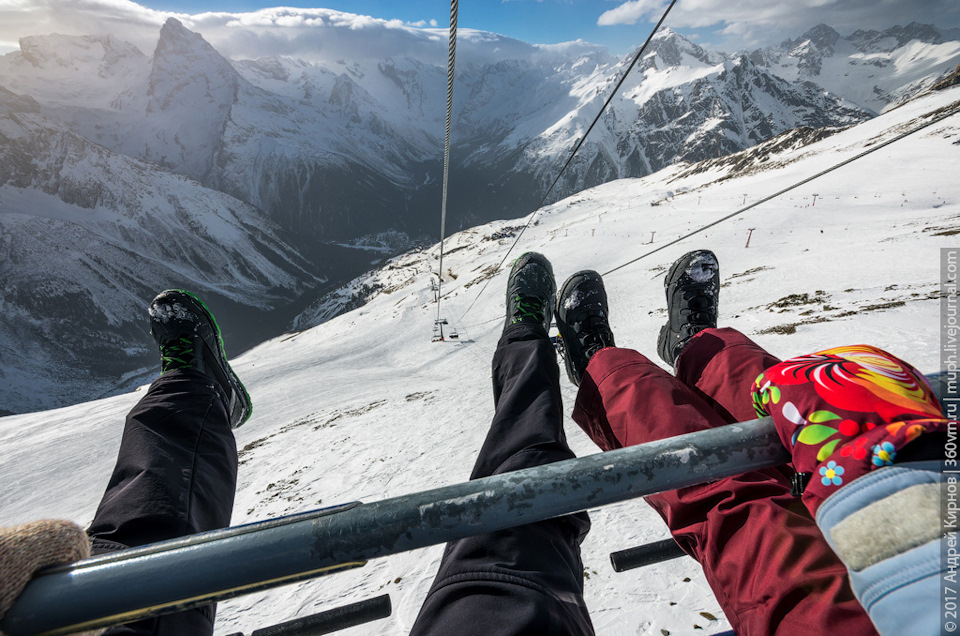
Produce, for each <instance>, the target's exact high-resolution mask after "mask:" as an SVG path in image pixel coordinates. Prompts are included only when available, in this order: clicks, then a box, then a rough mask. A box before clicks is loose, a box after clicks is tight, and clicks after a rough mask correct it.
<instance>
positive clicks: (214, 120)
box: [146, 18, 243, 180]
mask: <svg viewBox="0 0 960 636" xmlns="http://www.w3.org/2000/svg"><path fill="white" fill-rule="evenodd" d="M242 82H243V80H242V79H241V77H240V74H239V73H238V72H237V71H236V69H234V67H233V66H232V65H231V64H230V62H228V61H227V60H226V59H225V58H224V57H223V56H221V55H220V54H219V53H217V51H216V50H215V49H214V48H213V47H212V46H211V45H210V44H208V43H207V41H206V40H204V39H203V37H202V36H201V35H200V34H199V33H194V32H192V31H190V30H188V29H187V28H186V27H184V26H183V24H181V23H180V22H179V21H178V20H176V19H174V18H170V19H169V20H167V22H166V23H165V24H164V25H163V28H162V29H161V30H160V39H159V41H158V42H157V48H156V50H155V52H154V55H153V67H152V69H151V72H150V85H149V89H148V98H149V101H148V102H147V115H148V117H151V118H152V119H153V121H154V123H155V125H156V127H157V134H158V141H157V143H154V144H153V145H152V146H151V148H150V149H149V151H148V153H147V157H146V158H147V159H148V160H150V161H154V162H156V163H159V164H161V165H167V166H170V167H176V169H177V171H178V172H180V173H181V174H185V175H187V176H190V177H194V178H197V179H201V180H202V179H204V178H205V177H206V176H207V174H208V172H209V170H210V167H211V163H212V161H213V157H214V155H215V154H216V152H217V149H218V147H219V144H220V137H221V134H222V133H223V129H224V126H225V124H226V121H227V119H228V117H229V114H230V109H231V108H232V106H233V104H234V102H235V101H236V99H237V93H238V91H239V87H240V84H241V83H242Z"/></svg>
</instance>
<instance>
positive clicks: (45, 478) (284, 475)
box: [0, 88, 960, 636]
mask: <svg viewBox="0 0 960 636" xmlns="http://www.w3.org/2000/svg"><path fill="white" fill-rule="evenodd" d="M958 99H960V89H958V88H954V89H952V90H949V91H945V92H942V93H939V94H936V95H933V96H931V97H928V98H924V99H921V100H918V101H917V102H914V103H911V104H908V105H906V106H904V107H902V108H900V109H897V110H894V111H892V112H890V113H887V114H886V115H883V116H881V117H880V118H878V119H875V120H871V121H869V122H866V123H864V124H862V125H860V126H858V127H856V128H853V129H850V130H847V131H845V132H842V133H839V134H837V135H834V136H832V137H830V138H828V139H825V140H823V141H821V142H819V143H817V144H815V145H812V146H810V147H808V148H805V149H803V150H801V151H799V152H795V153H794V154H793V155H790V158H791V159H796V161H793V162H792V163H789V164H787V165H785V166H783V167H781V168H779V169H776V170H770V171H764V172H756V173H753V174H750V175H749V176H741V177H737V178H731V179H727V180H722V181H716V182H714V181H715V179H718V178H719V177H722V176H725V175H724V173H723V170H722V169H720V168H714V169H711V170H710V171H707V172H701V173H699V174H693V175H690V176H686V177H679V178H678V175H680V174H681V173H682V172H683V171H684V168H683V167H673V168H670V169H667V170H664V171H662V172H660V173H657V174H655V175H652V176H650V177H646V178H644V179H629V180H622V181H615V182H611V183H608V184H606V185H604V186H600V187H597V188H594V189H592V190H589V191H585V192H581V193H579V194H576V195H574V196H571V197H569V198H567V199H565V200H562V201H560V202H558V203H556V204H554V205H552V206H550V207H548V208H546V209H544V210H543V211H542V212H541V213H540V214H539V215H538V217H537V221H536V222H535V223H534V224H532V225H531V227H530V228H529V229H528V230H527V231H526V233H525V234H524V237H523V241H522V243H521V244H520V246H519V247H518V249H517V250H516V252H515V253H514V254H513V256H514V257H516V256H519V255H520V254H521V253H522V252H523V251H529V250H537V251H541V252H543V253H544V254H546V256H547V257H548V258H550V259H551V261H552V263H553V266H554V271H555V273H556V276H557V279H558V281H561V282H562V281H563V280H564V279H565V278H566V277H567V276H568V275H570V274H571V273H573V272H576V271H578V270H581V269H587V268H590V269H596V270H597V271H600V272H604V271H608V270H609V269H612V268H613V267H616V266H618V265H620V264H621V263H624V262H626V261H628V260H630V259H632V258H635V257H636V256H638V255H640V254H643V253H645V252H647V251H649V250H651V249H653V248H656V247H658V245H662V244H663V243H664V242H666V241H667V240H672V239H674V238H676V237H678V236H680V235H682V234H684V233H686V232H688V231H690V230H692V229H694V228H696V227H699V226H700V225H703V224H706V223H708V222H711V221H713V220H714V219H717V218H719V217H721V216H723V215H726V214H728V213H729V212H730V211H732V210H734V209H737V208H739V207H741V206H742V204H743V202H744V201H745V200H746V201H748V202H749V201H750V200H756V199H758V198H760V197H763V196H766V195H768V194H769V193H771V192H775V191H777V190H779V189H781V188H783V187H785V186H786V185H788V184H791V183H794V182H796V181H799V180H800V179H802V178H804V177H806V176H809V175H811V174H813V173H815V172H817V171H819V170H822V169H823V168H824V167H825V166H827V165H830V164H832V163H835V162H838V161H840V160H841V159H843V158H846V157H849V156H852V155H853V154H855V153H857V152H860V151H862V149H863V148H864V146H865V144H867V143H872V140H873V138H874V137H876V136H877V135H883V134H886V135H887V136H889V135H890V134H891V133H889V132H887V131H888V130H889V129H894V128H897V127H898V126H900V125H902V124H904V123H907V122H911V121H913V120H914V118H916V117H918V116H920V115H922V114H924V113H927V112H930V111H932V110H935V109H936V108H939V107H943V106H947V105H950V104H952V103H954V102H956V101H957V100H958ZM958 139H960V116H957V117H954V118H952V119H949V120H947V121H945V122H943V123H941V124H939V125H937V126H935V127H932V128H928V129H927V130H925V131H923V132H922V133H920V134H918V135H914V136H912V137H909V138H907V139H906V140H903V141H901V142H899V143H898V144H896V145H894V146H891V147H888V148H885V149H883V150H881V151H879V152H878V153H876V154H874V155H871V156H869V157H867V158H864V159H862V160H860V161H859V162H857V163H855V164H853V165H851V166H848V167H846V168H843V169H841V170H840V171H838V172H835V173H831V174H829V175H827V176H825V177H823V178H822V179H819V180H818V181H816V182H814V183H811V184H808V185H806V186H803V187H802V188H800V189H799V190H796V191H794V192H791V193H789V194H787V195H784V196H783V197H781V198H780V199H778V200H775V201H773V202H770V203H767V204H765V205H763V206H761V207H759V208H757V209H754V210H752V211H750V212H748V213H746V214H744V215H742V216H740V217H737V218H735V219H733V220H730V221H727V222H725V223H722V224H721V225H719V226H716V227H714V228H711V229H710V230H707V231H706V233H704V234H702V235H700V236H698V237H696V238H693V239H689V240H686V241H684V242H682V243H681V244H679V245H676V246H673V247H671V248H669V249H667V250H664V251H663V252H659V253H657V254H655V255H653V256H651V257H650V258H647V259H645V260H642V261H640V262H638V263H636V264H634V265H631V266H630V267H628V268H625V269H623V270H620V271H618V272H616V273H614V274H611V275H610V276H608V277H607V278H606V281H605V282H606V285H607V292H608V296H609V302H610V318H611V325H612V328H613V331H614V332H615V334H616V337H617V342H618V343H619V344H620V345H621V346H625V347H632V348H636V349H637V350H639V351H640V352H642V353H644V354H646V355H648V356H650V357H651V358H653V359H656V353H655V346H656V335H657V332H658V329H659V327H660V325H661V324H662V322H663V320H664V317H665V310H664V299H663V285H662V280H663V275H664V273H665V272H666V270H667V268H668V267H669V266H670V264H671V263H672V262H673V261H674V260H675V259H676V258H677V257H679V256H680V255H682V254H683V253H685V252H687V251H689V250H692V249H696V248H708V249H711V250H713V251H714V252H715V253H716V254H717V256H718V258H719V264H720V273H721V281H722V288H721V292H720V313H721V321H722V324H725V325H730V326H733V327H737V328H738V329H740V330H742V331H744V332H745V333H747V334H748V335H750V336H751V337H753V338H754V339H755V340H756V341H757V342H759V343H760V344H761V345H763V346H765V347H766V348H768V349H769V350H770V351H771V352H772V353H774V354H775V355H778V356H781V357H786V356H790V355H796V354H801V353H807V352H812V351H815V350H819V349H823V348H826V347H830V346H835V345H840V344H845V343H847V344H850V343H860V342H864V343H872V344H875V345H878V346H880V347H882V348H885V349H887V350H889V351H891V352H892V353H894V354H896V355H899V356H901V357H904V358H906V359H907V360H909V361H910V362H912V363H913V364H915V365H916V366H918V367H919V368H920V369H922V370H924V371H925V372H931V371H933V370H935V369H937V368H938V366H939V360H938V354H937V350H938V343H939V319H938V316H939V306H940V300H939V290H940V287H939V284H938V280H939V267H940V251H939V250H940V248H943V247H955V246H956V245H957V241H956V236H957V234H958V233H960V221H958V218H960V184H958V183H957V180H956V178H955V172H956V166H957V165H958V164H957V159H958V152H960V150H958V147H957V145H956V144H957V140H958ZM711 182H712V183H711ZM707 184H709V185H707ZM668 191H670V192H674V193H678V194H675V195H674V196H667V195H666V193H667V192H668ZM814 194H816V195H817V199H816V204H815V205H813V195H814ZM653 202H658V205H656V206H653V205H651V203H653ZM510 223H515V222H512V221H504V222H497V223H491V224H488V225H487V226H483V227H480V228H474V229H470V230H466V231H464V232H461V233H459V234H457V235H455V236H453V237H450V238H449V239H448V241H447V246H446V254H445V258H444V265H445V267H449V269H450V271H451V272H452V273H453V274H455V275H456V278H452V277H448V278H447V279H446V280H445V281H444V287H443V291H444V299H443V305H442V314H443V316H444V317H446V318H447V319H448V320H450V323H451V325H452V326H454V327H455V328H456V329H457V330H458V331H459V333H460V337H461V340H460V342H457V343H453V342H448V343H437V344H433V343H431V332H432V328H433V320H434V317H435V314H436V306H435V305H434V304H433V303H432V302H431V301H432V297H433V296H432V294H433V292H432V291H431V285H430V269H431V268H432V267H435V266H436V265H435V263H436V257H437V255H438V253H439V246H435V247H433V248H432V249H429V250H424V251H422V252H419V253H413V254H408V255H405V256H402V257H398V258H397V259H394V261H392V263H391V264H388V266H386V267H385V268H384V269H382V270H380V271H379V272H378V273H376V274H375V275H374V276H373V280H371V281H368V282H378V283H381V284H383V286H384V290H382V291H381V292H379V293H378V294H377V295H376V296H375V297H374V298H373V299H372V300H371V302H369V303H368V304H367V305H365V306H363V307H361V308H359V309H356V310H354V311H351V312H349V313H347V314H344V315H342V316H339V317H337V318H335V319H333V320H330V321H329V322H326V323H324V324H321V325H319V326H317V327H314V328H312V329H308V330H305V331H302V332H299V333H297V334H295V335H289V334H287V335H285V336H283V337H279V338H276V339H274V340H271V341H268V342H265V343H263V344H261V345H260V346H258V347H256V348H254V349H252V350H250V351H248V352H247V353H245V354H244V355H243V356H242V357H240V358H237V359H235V360H233V364H234V368H235V370H236V371H237V373H238V374H239V376H240V377H241V378H242V379H243V380H244V382H245V383H246V385H247V387H248V388H249V390H250V393H251V395H252V397H253V401H254V415H253V417H252V419H251V420H250V421H249V422H248V423H247V424H246V425H245V426H243V427H242V428H240V429H238V430H237V446H238V449H240V474H239V484H238V492H237V499H236V504H235V507H234V515H233V522H234V524H240V523H246V522H249V521H255V520H262V519H266V518H268V517H273V516H277V515H281V514H287V513H291V512H298V511H304V510H309V509H311V508H316V507H321V506H328V505H333V504H338V503H345V502H349V501H365V502H370V501H375V500H379V499H383V498H386V497H393V496H398V495H401V494H405V493H409V492H414V491H418V490H425V489H428V488H433V487H437V486H440V485H443V484H449V483H455V482H459V481H463V480H465V479H466V478H467V477H468V475H469V472H470V467H471V466H472V464H473V461H474V458H475V455H476V452H477V450H478V449H479V447H480V445H481V443H482V441H483V439H484V436H485V434H486V430H487V426H488V423H489V420H490V418H491V416H492V413H493V405H492V404H493V403H492V395H491V388H490V370H489V369H490V366H489V365H490V360H491V356H492V354H493V351H494V347H495V346H496V342H497V339H498V337H499V335H500V331H501V329H502V316H503V302H504V300H503V289H504V286H505V283H506V277H507V272H508V271H509V266H505V267H504V268H503V269H502V270H500V271H499V272H498V273H497V274H496V276H495V277H494V278H493V280H491V282H490V285H489V288H488V289H487V290H486V291H485V292H484V295H483V297H482V298H481V299H480V301H479V302H477V303H476V305H475V306H474V308H473V309H472V310H471V311H470V312H469V313H467V314H466V315H465V316H464V317H463V318H462V320H461V319H460V317H461V314H462V313H463V312H464V311H465V310H466V308H467V307H468V306H469V305H470V303H471V302H472V301H473V300H474V298H475V297H476V294H477V293H478V292H479V290H480V289H481V288H482V283H483V282H484V279H485V278H486V277H488V276H489V275H490V271H491V269H490V268H491V267H492V266H494V265H496V264H497V263H498V262H499V261H500V259H501V258H503V255H504V253H505V252H506V250H507V249H508V247H509V245H510V242H511V240H512V239H499V240H497V239H493V238H485V237H491V235H493V234H494V233H495V232H497V231H500V230H502V229H503V227H504V226H507V225H509V224H510ZM751 228H753V234H752V238H751V240H750V246H749V248H745V247H744V245H745V243H746V240H747V235H748V230H749V229H751ZM651 232H655V239H656V240H655V241H654V243H653V244H652V245H648V244H647V243H648V242H649V241H650V237H651ZM459 247H463V248H464V249H459V250H456V248H459ZM478 283H479V284H478ZM220 320H221V322H224V321H225V320H229V317H224V316H221V317H220ZM226 344H227V347H228V352H229V345H230V343H229V342H228V343H226ZM561 383H562V394H563V399H564V404H565V412H566V413H567V416H566V422H565V424H566V430H567V433H568V435H569V438H570V443H571V446H572V447H573V449H574V451H575V452H576V453H577V454H578V455H586V454H592V453H595V452H596V448H595V447H594V446H593V445H592V443H591V442H590V441H589V440H588V439H587V437H586V436H585V435H584V434H583V433H582V432H581V431H580V430H579V428H578V427H577V426H576V424H575V423H574V422H573V421H572V420H570V419H569V412H570V410H571V409H572V405H573V402H574V398H575V396H576V391H575V388H574V387H573V386H572V385H570V384H569V382H568V381H567V380H566V378H563V379H562V381H561ZM143 390H144V389H143V388H141V389H138V391H136V392H133V393H130V394H127V395H121V396H118V397H114V398H109V399H105V400H100V401H96V402H90V403H86V404H79V405H76V406H72V407H69V408H63V409H58V410H55V411H47V412H43V413H34V414H27V415H17V416H9V417H5V418H0V463H2V472H0V474H2V486H3V487H2V488H0V519H3V523H4V524H8V525H9V524H14V523H19V522H24V521H27V520H32V519H37V518H48V517H57V518H68V519H73V520H74V521H76V522H78V523H80V524H87V523H89V522H90V520H91V519H92V516H93V513H94V511H95V508H96V506H97V503H98V501H99V498H100V495H101V493H102V492H103V488H104V487H105V485H106V482H107V479H108V477H109V475H110V470H111V468H112V465H113V462H114V458H115V455H116V452H117V448H118V445H119V441H120V432H121V430H122V426H123V419H124V415H125V413H126V412H127V411H128V410H129V409H130V408H131V407H132V406H133V404H134V403H135V402H136V401H137V400H138V399H139V397H140V396H141V395H142V393H143ZM591 514H592V519H593V530H592V532H591V534H590V535H589V536H588V538H587V539H586V541H585V543H584V545H583V562H584V568H585V575H586V576H587V579H586V601H587V604H588V606H589V607H590V608H591V611H592V617H593V621H594V624H595V626H596V629H597V633H598V634H603V635H620V634H624V635H626V634H651V635H654V636H659V635H660V634H661V633H663V630H666V631H669V633H670V634H671V635H680V634H712V633H717V632H721V631H724V630H725V629H728V628H729V624H728V623H727V622H726V621H725V620H724V619H723V614H722V612H721V610H720V607H719V604H718V603H717V601H716V599H715V598H714V597H713V595H712V593H711V592H710V589H709V587H708V585H707V583H706V580H705V579H704V577H703V574H702V572H701V571H700V569H699V566H698V565H697V564H696V563H695V562H693V561H692V560H691V559H688V558H684V559H678V560H674V561H671V562H668V563H664V564H659V565H654V566H650V567H647V568H644V569H640V570H633V571H630V572H626V573H621V574H616V573H614V572H613V570H612V568H611V566H610V564H609V558H608V555H609V553H610V552H612V551H615V550H621V549H625V548H629V547H633V546H636V545H639V544H641V543H647V542H650V541H654V540H658V539H662V538H665V537H666V536H668V535H667V531H666V528H665V526H664V525H663V523H662V522H661V521H660V519H659V517H658V516H657V515H656V514H655V513H654V512H653V511H652V510H651V509H650V508H649V507H648V506H647V505H646V504H645V503H643V502H642V501H639V500H638V501H632V502H626V503H622V504H618V505H614V506H609V507H606V508H603V509H600V510H594V511H591ZM441 552H442V547H441V546H434V547H432V548H429V549H426V550H421V551H416V552H411V553H404V554H400V555H396V556H393V557H389V558H385V559H378V560H375V561H372V562H370V563H369V564H368V565H366V566H365V567H363V568H360V569H357V570H353V571H349V572H346V573H343V574H338V575H334V576H330V577H326V578H321V579H316V580H314V581H308V582H304V583H298V584H294V585H290V586H286V587H283V588H279V589H276V590H273V591H269V592H264V593H260V594H255V595H251V596H247V597H244V598H240V599H235V600H231V601H228V602H224V603H221V604H220V608H219V611H218V615H217V629H216V632H217V634H227V633H231V632H234V631H237V630H240V631H244V632H246V633H249V632H251V631H252V630H254V629H257V628H261V627H266V626H268V625H272V624H275V623H278V622H282V621H285V620H289V619H292V618H294V617H296V616H305V615H307V614H310V613H314V612H318V611H322V610H325V609H330V608H332V607H336V606H339V605H342V604H345V603H349V602H355V601H359V600H362V599H365V598H370V597H372V596H375V595H378V594H383V593H389V594H390V596H391V600H392V602H393V608H394V611H393V615H392V616H391V617H390V618H389V619H385V620H381V621H377V622H374V623H370V624H367V625H364V626H360V627H356V628H353V629H350V630H345V631H343V632H342V633H343V634H380V635H397V634H406V633H408V631H409V629H410V627H411V625H412V624H413V621H414V619H415V618H416V615H417V612H418V610H419V607H420V604H421V602H422V600H423V598H424V596H425V594H426V592H427V589H428V587H429V585H430V583H431V581H432V578H433V575H434V574H435V572H436V569H437V565H438V562H439V559H440V555H441ZM704 613H706V614H704ZM707 615H710V616H714V617H716V620H711V619H709V618H707Z"/></svg>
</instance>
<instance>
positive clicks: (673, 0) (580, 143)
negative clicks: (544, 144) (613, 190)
mask: <svg viewBox="0 0 960 636" xmlns="http://www.w3.org/2000/svg"><path fill="white" fill-rule="evenodd" d="M675 4H677V0H671V2H670V4H669V5H668V6H667V8H666V10H664V12H663V15H662V16H660V20H659V21H658V22H657V24H656V26H654V27H653V30H652V31H651V32H650V35H649V37H647V40H646V42H644V43H643V46H641V47H640V48H639V49H638V50H637V54H636V55H634V56H633V60H632V61H631V62H630V65H629V66H627V70H625V71H624V72H623V75H621V76H620V79H619V80H618V81H617V85H616V86H614V88H613V90H612V91H610V94H609V95H608V96H607V100H606V101H605V102H604V104H603V106H602V107H601V108H600V112H598V113H597V116H596V117H595V118H594V119H593V122H592V123H591V124H590V126H589V127H588V128H587V131H586V132H585V133H584V134H583V136H582V137H580V139H579V140H578V141H577V145H576V146H574V148H573V151H572V152H571V153H570V156H569V157H567V161H566V163H564V164H563V167H562V168H561V169H560V172H559V173H557V177H556V178H555V179H554V180H553V183H552V184H550V187H549V188H548V189H547V192H546V194H544V195H543V198H542V199H541V200H540V203H539V204H538V205H537V207H536V209H535V210H534V211H533V212H532V213H531V214H530V216H529V217H527V221H526V223H524V224H523V227H522V228H521V229H520V232H518V233H517V237H516V238H515V239H514V241H513V243H512V244H511V245H510V249H508V250H507V253H506V254H504V255H503V259H502V260H501V261H500V264H499V265H497V267H496V269H495V270H494V271H495V272H498V271H500V268H501V267H503V264H504V263H505V262H507V258H509V256H510V253H511V252H513V249H514V248H515V247H516V246H517V243H519V242H520V238H521V237H522V236H523V233H524V232H526V231H527V228H528V227H530V223H531V222H532V221H533V219H534V217H536V215H537V212H539V211H540V209H541V208H543V206H544V205H545V204H546V202H547V199H548V198H549V197H550V194H551V193H552V192H553V189H554V188H555V187H556V185H557V183H559V182H560V178H561V177H562V176H563V173H564V172H566V170H567V168H568V167H569V166H570V164H571V163H572V162H573V158H574V157H575V156H576V155H577V152H578V151H579V150H580V148H581V146H583V143H584V142H585V141H586V140H587V136H588V135H589V134H590V131H592V130H593V127H594V126H596V125H597V122H598V121H600V117H601V116H603V113H604V111H606V109H607V106H609V105H610V102H612V101H613V98H614V97H616V95H617V93H619V91H620V87H621V86H623V82H624V81H626V79H627V76H628V75H629V74H630V71H632V70H633V67H634V66H636V64H637V62H638V61H640V58H641V56H643V53H644V51H646V50H647V46H649V44H650V41H651V40H653V36H655V35H656V34H657V32H658V31H659V30H660V26H661V25H662V24H663V22H664V20H666V19H667V15H669V14H670V10H671V9H673V6H674V5H675ZM492 278H493V277H492V276H491V277H490V278H488V279H487V281H486V282H485V283H484V285H483V287H481V288H480V292H479V293H478V294H477V296H476V298H474V299H473V302H471V303H470V306H469V307H467V310H466V311H464V312H463V314H461V315H460V318H458V319H457V322H459V321H461V320H463V318H464V316H466V315H467V314H468V313H470V310H471V309H473V306H474V305H475V304H476V303H477V301H478V300H479V299H480V296H482V295H483V292H484V291H486V289H487V286H488V285H489V284H490V281H491V280H492Z"/></svg>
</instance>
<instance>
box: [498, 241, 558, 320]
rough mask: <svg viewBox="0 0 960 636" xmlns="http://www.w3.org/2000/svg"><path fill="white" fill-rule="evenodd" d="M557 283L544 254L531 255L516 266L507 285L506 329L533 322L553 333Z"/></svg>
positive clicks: (519, 260) (529, 253) (523, 258)
mask: <svg viewBox="0 0 960 636" xmlns="http://www.w3.org/2000/svg"><path fill="white" fill-rule="evenodd" d="M556 297H557V282H556V280H555V279H554V278H553V266H552V265H550V261H548V260H547V257H546V256H544V255H543V254H538V253H536V252H527V253H526V254H523V255H522V256H520V258H518V259H517V260H516V261H515V262H514V263H513V269H511V270H510V279H509V280H508V281H507V320H506V323H505V324H504V326H503V328H504V329H506V328H507V327H509V326H510V325H515V324H517V323H518V322H529V323H533V324H537V325H540V326H542V327H543V330H544V331H547V332H549V331H550V322H551V321H552V320H553V303H554V300H555V299H556Z"/></svg>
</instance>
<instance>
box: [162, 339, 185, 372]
mask: <svg viewBox="0 0 960 636" xmlns="http://www.w3.org/2000/svg"><path fill="white" fill-rule="evenodd" d="M192 354H193V341H192V340H190V339H189V338H184V337H180V338H177V339H176V340H171V341H170V342H168V343H166V344H164V345H163V346H161V347H160V372H161V373H166V372H167V371H173V370H175V369H192V368H193V362H191V358H192Z"/></svg>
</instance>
